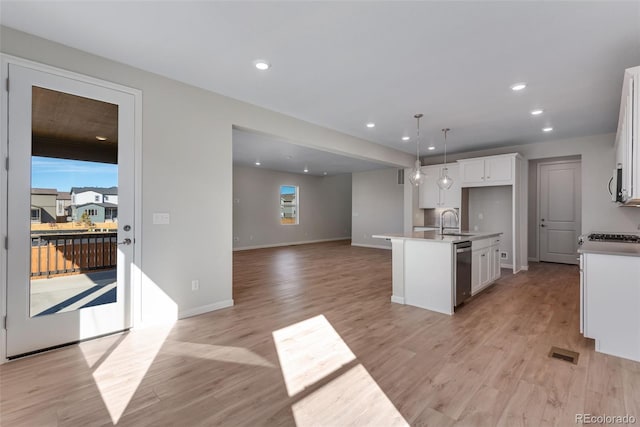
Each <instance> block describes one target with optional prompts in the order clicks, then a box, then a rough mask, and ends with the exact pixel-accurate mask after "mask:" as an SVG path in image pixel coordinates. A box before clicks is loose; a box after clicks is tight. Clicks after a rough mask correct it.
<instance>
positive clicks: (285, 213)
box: [280, 194, 296, 218]
mask: <svg viewBox="0 0 640 427" xmlns="http://www.w3.org/2000/svg"><path fill="white" fill-rule="evenodd" d="M295 199H296V195H295V194H282V195H281V196H280V216H281V217H282V218H295V217H296V203H295Z"/></svg>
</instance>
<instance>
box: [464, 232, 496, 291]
mask: <svg viewBox="0 0 640 427" xmlns="http://www.w3.org/2000/svg"><path fill="white" fill-rule="evenodd" d="M471 248H472V251H471V295H475V294H476V293H478V292H480V291H481V290H483V289H484V288H486V287H487V286H489V285H490V284H492V283H493V282H495V281H496V280H497V279H499V278H500V238H499V237H494V238H491V239H482V240H476V241H473V242H471Z"/></svg>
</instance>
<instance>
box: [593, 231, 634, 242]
mask: <svg viewBox="0 0 640 427" xmlns="http://www.w3.org/2000/svg"><path fill="white" fill-rule="evenodd" d="M587 240H589V241H591V242H616V243H640V235H638V234H614V233H591V234H589V235H588V236H587Z"/></svg>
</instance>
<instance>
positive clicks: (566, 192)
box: [538, 161, 582, 264]
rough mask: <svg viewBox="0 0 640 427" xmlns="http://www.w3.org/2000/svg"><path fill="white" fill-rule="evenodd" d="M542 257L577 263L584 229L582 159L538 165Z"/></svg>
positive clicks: (545, 259) (541, 258)
mask: <svg viewBox="0 0 640 427" xmlns="http://www.w3.org/2000/svg"><path fill="white" fill-rule="evenodd" d="M538 180H539V181H538V182H539V184H540V185H539V194H538V196H539V197H538V206H539V212H538V230H539V236H540V239H539V243H540V261H547V262H558V263H564V264H577V263H578V261H577V257H578V253H577V251H578V236H579V235H580V230H581V217H582V215H581V175H580V162H577V161H574V162H559V163H542V164H540V165H539V168H538Z"/></svg>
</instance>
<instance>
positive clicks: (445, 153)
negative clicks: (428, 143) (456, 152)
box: [442, 128, 451, 168]
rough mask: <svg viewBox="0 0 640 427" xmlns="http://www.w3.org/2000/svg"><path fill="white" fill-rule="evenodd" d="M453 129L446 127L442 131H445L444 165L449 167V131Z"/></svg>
mask: <svg viewBox="0 0 640 427" xmlns="http://www.w3.org/2000/svg"><path fill="white" fill-rule="evenodd" d="M450 130H451V129H449V128H445V129H442V132H444V167H445V168H446V167H447V132H449V131H450Z"/></svg>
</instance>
